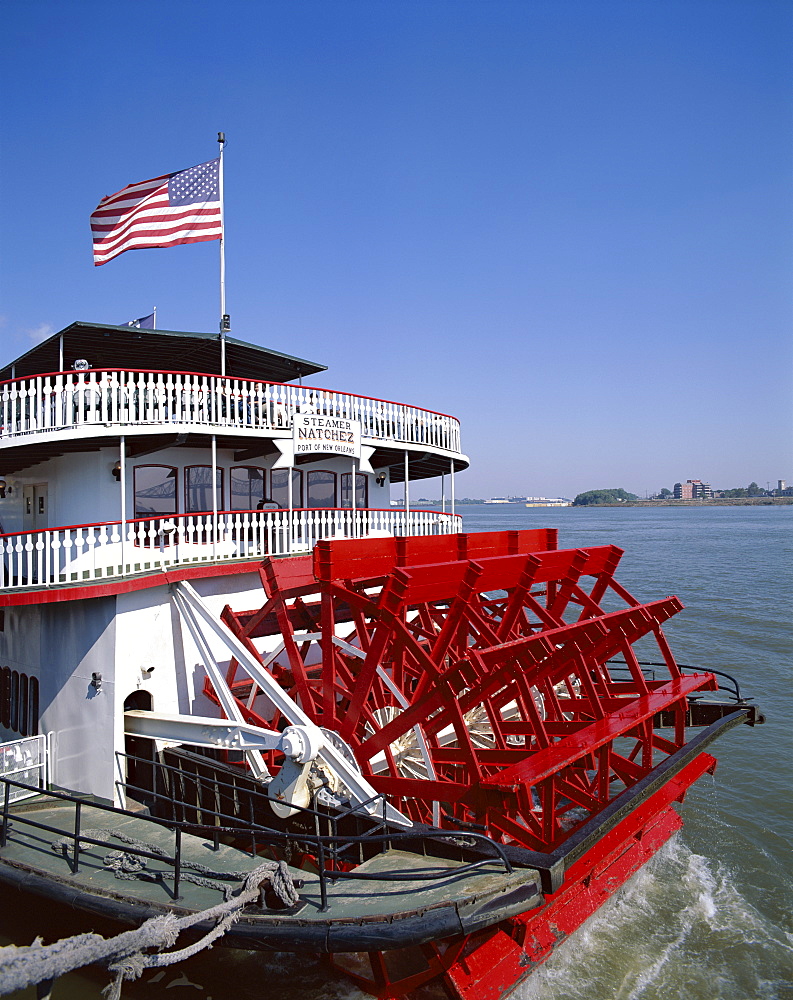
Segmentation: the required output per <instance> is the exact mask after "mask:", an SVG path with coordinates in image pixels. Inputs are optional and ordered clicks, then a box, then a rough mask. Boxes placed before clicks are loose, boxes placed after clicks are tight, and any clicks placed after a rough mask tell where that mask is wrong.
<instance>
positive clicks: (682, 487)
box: [675, 479, 713, 500]
mask: <svg viewBox="0 0 793 1000" xmlns="http://www.w3.org/2000/svg"><path fill="white" fill-rule="evenodd" d="M712 496H713V490H712V489H711V488H710V483H703V482H702V480H701V479H687V480H686V481H685V482H684V483H675V500H710V498H711V497H712Z"/></svg>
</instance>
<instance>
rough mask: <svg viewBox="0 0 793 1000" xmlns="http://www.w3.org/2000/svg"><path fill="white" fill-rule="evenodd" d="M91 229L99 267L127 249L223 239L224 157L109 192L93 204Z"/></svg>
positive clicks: (95, 257) (95, 262) (95, 261)
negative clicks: (221, 198)
mask: <svg viewBox="0 0 793 1000" xmlns="http://www.w3.org/2000/svg"><path fill="white" fill-rule="evenodd" d="M91 231H92V232H93V236H94V264H96V266H97V267H98V266H99V265H100V264H105V263H107V261H109V260H112V259H113V258H114V257H118V255H119V254H121V253H124V251H125V250H140V249H144V248H151V247H175V246H179V245H180V244H181V243H203V242H204V241H205V240H219V239H221V238H222V236H223V224H222V221H221V215H220V159H216V160H210V161H209V162H208V163H199V165H198V166H197V167H189V168H188V169H187V170H179V171H177V172H176V173H175V174H163V175H162V176H161V177H153V178H152V179H151V180H150V181H141V182H140V183H139V184H128V185H127V187H125V188H124V189H123V190H121V191H118V192H117V193H116V194H110V195H107V196H106V197H105V198H103V199H102V200H101V201H100V202H99V204H98V205H97V206H96V208H95V209H94V212H93V214H92V216H91Z"/></svg>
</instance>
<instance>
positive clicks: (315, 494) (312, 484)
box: [306, 469, 336, 507]
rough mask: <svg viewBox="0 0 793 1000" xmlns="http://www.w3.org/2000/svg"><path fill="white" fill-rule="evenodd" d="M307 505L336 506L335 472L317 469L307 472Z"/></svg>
mask: <svg viewBox="0 0 793 1000" xmlns="http://www.w3.org/2000/svg"><path fill="white" fill-rule="evenodd" d="M306 506H307V507H335V506H336V473H335V472H326V471H325V470H324V469H317V470H316V471H315V472H309V474H308V502H307V504H306Z"/></svg>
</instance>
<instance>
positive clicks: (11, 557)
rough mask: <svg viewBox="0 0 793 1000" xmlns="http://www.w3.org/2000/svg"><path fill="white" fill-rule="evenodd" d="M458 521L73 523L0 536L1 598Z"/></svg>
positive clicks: (384, 517) (324, 518) (298, 517)
mask: <svg viewBox="0 0 793 1000" xmlns="http://www.w3.org/2000/svg"><path fill="white" fill-rule="evenodd" d="M461 521H462V519H461V517H460V516H459V514H449V513H444V512H442V511H431V510H411V511H405V510H401V509H398V508H393V507H392V508H390V509H388V510H379V509H375V508H371V507H364V508H360V509H358V510H352V509H351V508H311V509H299V510H297V509H296V510H292V511H289V510H267V511H262V510H240V511H218V513H217V515H215V514H213V513H205V514H176V515H173V516H170V517H162V516H161V517H147V518H138V519H136V520H133V521H127V522H126V523H122V522H121V521H111V522H107V523H104V524H77V525H69V526H66V527H59V528H44V529H40V530H38V531H24V532H14V533H12V534H6V535H0V591H19V590H25V589H31V588H32V589H40V588H42V587H57V586H59V585H64V584H76V583H78V584H79V583H82V584H84V585H88V584H89V583H90V582H91V581H96V580H108V579H120V578H123V577H127V576H131V575H134V574H138V573H151V572H156V571H158V570H163V569H167V568H168V567H171V566H186V565H191V564H196V563H204V564H206V563H218V564H219V563H224V562H235V561H239V560H243V559H260V558H262V557H263V556H267V555H269V556H276V555H289V554H294V553H297V552H305V551H308V550H310V549H312V548H313V547H314V545H315V544H316V543H317V542H318V541H319V540H320V539H325V538H328V539H333V538H366V537H372V536H377V535H380V536H384V535H448V534H455V533H456V532H458V531H460V530H461V528H460V525H461Z"/></svg>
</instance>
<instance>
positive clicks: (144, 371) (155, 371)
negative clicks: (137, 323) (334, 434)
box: [0, 367, 457, 420]
mask: <svg viewBox="0 0 793 1000" xmlns="http://www.w3.org/2000/svg"><path fill="white" fill-rule="evenodd" d="M92 372H126V373H127V374H131V375H132V374H134V375H186V376H188V377H190V378H224V379H228V380H230V381H236V382H242V381H244V382H250V383H252V384H255V385H271V386H282V387H284V388H293V389H294V388H297V387H296V386H294V385H293V384H292V383H291V382H272V381H267V380H266V379H260V378H246V379H241V378H239V377H236V376H230V375H229V376H226V375H222V376H219V375H213V374H212V372H189V371H169V370H167V369H165V368H108V367H103V368H91V369H89V374H90V373H92ZM75 374H78V373H76V372H75V371H74V370H73V369H72V368H67V369H65V370H64V371H60V372H37V373H36V374H35V375H20V376H19V377H18V378H8V379H5V381H3V382H0V390H2V388H3V386H5V385H11V384H12V383H14V382H25V381H27V380H28V379H31V378H55V377H56V376H58V375H68V376H73V375H75ZM80 374H83V375H85V374H86V373H85V372H82V373H80ZM302 388H304V389H308V390H309V391H311V390H313V391H314V392H338V391H339V390H338V389H326V388H324V387H323V386H319V385H303V386H302ZM345 395H348V394H345ZM354 395H355V396H356V397H357V398H358V399H368V400H370V401H371V402H373V403H388V404H389V405H391V406H414V404H413V403H399V402H397V400H395V399H384V398H381V397H380V396H366V395H363V394H361V393H358V392H356V393H354ZM421 409H422V410H424V412H425V413H432V414H433V416H436V417H449V419H450V420H456V419H457V418H456V417H454V416H452V414H451V413H444V412H443V411H442V410H429V409H427V408H426V407H421Z"/></svg>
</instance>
